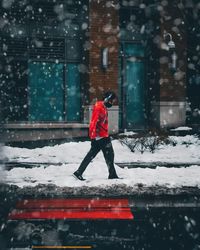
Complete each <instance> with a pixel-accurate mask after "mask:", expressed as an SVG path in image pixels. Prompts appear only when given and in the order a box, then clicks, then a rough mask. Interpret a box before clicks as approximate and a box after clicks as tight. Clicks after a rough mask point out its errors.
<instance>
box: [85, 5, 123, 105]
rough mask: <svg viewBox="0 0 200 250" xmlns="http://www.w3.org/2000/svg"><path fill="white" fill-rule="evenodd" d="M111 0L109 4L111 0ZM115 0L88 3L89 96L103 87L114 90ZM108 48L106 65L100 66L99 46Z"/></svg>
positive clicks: (116, 74)
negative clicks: (103, 67)
mask: <svg viewBox="0 0 200 250" xmlns="http://www.w3.org/2000/svg"><path fill="white" fill-rule="evenodd" d="M111 2H112V4H111ZM117 3H118V1H117V0H114V1H106V0H91V1H90V4H89V17H90V18H89V35H90V44H91V46H90V50H89V85H90V86H89V95H90V97H89V99H90V102H92V101H93V100H94V99H95V98H100V97H101V96H102V92H103V91H104V90H108V89H112V90H114V91H116V92H117V90H118V48H119V37H118V35H119V15H118V5H117ZM102 48H108V68H107V69H106V70H104V69H102V67H101V59H102V58H101V50H102Z"/></svg>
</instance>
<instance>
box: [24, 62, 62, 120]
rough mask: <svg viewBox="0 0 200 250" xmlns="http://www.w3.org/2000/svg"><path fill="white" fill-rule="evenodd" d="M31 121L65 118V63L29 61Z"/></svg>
mask: <svg viewBox="0 0 200 250" xmlns="http://www.w3.org/2000/svg"><path fill="white" fill-rule="evenodd" d="M28 93H29V121H62V120H63V108H64V101H63V64H61V63H59V64H55V63H42V62H32V63H29V89H28Z"/></svg>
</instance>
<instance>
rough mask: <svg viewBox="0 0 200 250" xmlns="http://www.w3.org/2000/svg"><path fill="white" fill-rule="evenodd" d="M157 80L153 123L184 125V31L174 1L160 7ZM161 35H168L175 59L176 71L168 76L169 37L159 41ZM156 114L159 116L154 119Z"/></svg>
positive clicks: (185, 57)
mask: <svg viewBox="0 0 200 250" xmlns="http://www.w3.org/2000/svg"><path fill="white" fill-rule="evenodd" d="M160 20H161V26H160V31H161V33H160V59H159V61H160V70H159V71H160V79H159V90H160V91H159V98H158V100H157V102H155V103H154V107H153V110H154V111H155V110H157V112H155V113H154V115H155V116H157V118H155V120H157V123H158V125H159V126H161V127H176V126H179V125H184V124H185V112H186V110H185V108H186V102H185V101H186V65H187V53H186V48H187V44H186V27H185V22H184V17H183V15H182V12H181V11H180V9H179V8H178V7H177V6H176V4H175V1H172V2H170V4H168V5H167V6H165V7H163V11H161V12H160ZM164 32H168V33H170V34H171V35H172V39H173V41H174V42H175V46H176V47H175V53H176V55H177V67H176V71H174V72H172V70H171V69H170V67H169V65H170V63H171V62H172V55H171V53H170V51H169V50H167V43H168V42H169V40H170V39H169V36H166V37H165V38H164V37H163V34H164ZM158 114H159V116H158Z"/></svg>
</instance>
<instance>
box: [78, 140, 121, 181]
mask: <svg viewBox="0 0 200 250" xmlns="http://www.w3.org/2000/svg"><path fill="white" fill-rule="evenodd" d="M100 150H102V152H103V155H104V158H105V161H106V164H107V166H108V171H109V177H116V176H117V174H116V171H115V167H114V150H113V147H112V143H111V140H110V137H106V138H102V139H100V140H92V141H91V148H90V151H89V152H88V153H87V155H86V156H85V158H84V159H83V161H82V162H81V165H80V166H79V168H78V170H77V171H78V172H79V173H80V174H81V175H82V174H83V172H84V171H85V169H86V168H87V166H88V164H89V163H90V162H91V161H92V159H93V158H94V157H95V156H96V155H97V154H98V153H99V151H100Z"/></svg>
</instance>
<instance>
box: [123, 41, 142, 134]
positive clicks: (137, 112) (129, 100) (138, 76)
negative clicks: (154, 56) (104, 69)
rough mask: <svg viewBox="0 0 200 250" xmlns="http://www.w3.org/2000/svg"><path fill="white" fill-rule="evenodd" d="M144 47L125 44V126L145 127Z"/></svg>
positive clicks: (128, 127)
mask: <svg viewBox="0 0 200 250" xmlns="http://www.w3.org/2000/svg"><path fill="white" fill-rule="evenodd" d="M144 56H145V53H144V47H143V46H142V45H140V44H133V43H132V44H131V43H130V44H125V45H124V59H123V72H124V73H123V82H122V99H123V100H122V103H123V128H126V129H142V128H144V127H145V60H144Z"/></svg>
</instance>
